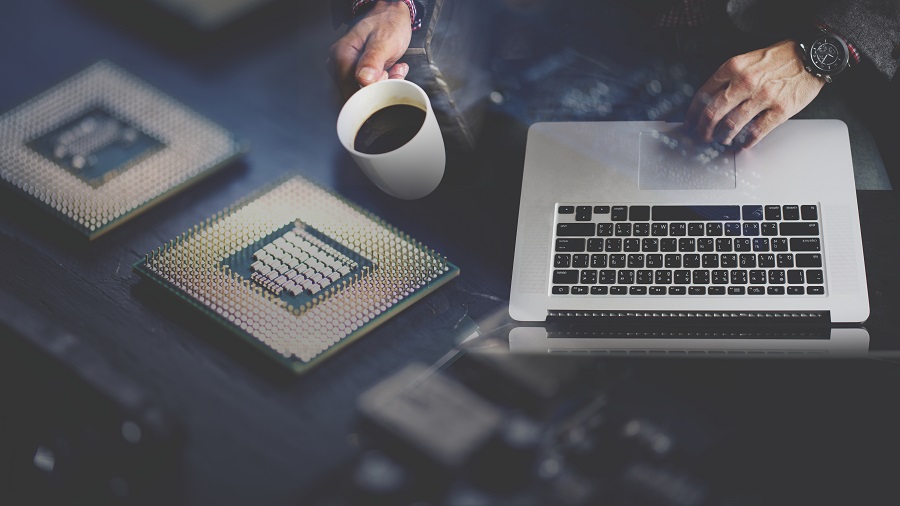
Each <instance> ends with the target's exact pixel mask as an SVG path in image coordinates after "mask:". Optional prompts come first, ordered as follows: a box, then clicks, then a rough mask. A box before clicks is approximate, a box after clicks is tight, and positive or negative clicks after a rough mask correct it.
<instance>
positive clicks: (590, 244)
mask: <svg viewBox="0 0 900 506" xmlns="http://www.w3.org/2000/svg"><path fill="white" fill-rule="evenodd" d="M587 250H588V251H590V252H595V251H603V239H597V238H594V239H588V240H587Z"/></svg>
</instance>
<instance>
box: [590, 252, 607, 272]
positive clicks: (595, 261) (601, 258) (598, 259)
mask: <svg viewBox="0 0 900 506" xmlns="http://www.w3.org/2000/svg"><path fill="white" fill-rule="evenodd" d="M604 267H606V255H602V254H599V253H598V254H594V255H591V268H593V269H603V268H604Z"/></svg>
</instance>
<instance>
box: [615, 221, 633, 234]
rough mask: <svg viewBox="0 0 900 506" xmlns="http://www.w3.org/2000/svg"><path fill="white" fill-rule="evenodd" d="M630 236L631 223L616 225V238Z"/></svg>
mask: <svg viewBox="0 0 900 506" xmlns="http://www.w3.org/2000/svg"><path fill="white" fill-rule="evenodd" d="M630 235H631V223H616V237H628V236H630Z"/></svg>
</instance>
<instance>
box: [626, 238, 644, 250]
mask: <svg viewBox="0 0 900 506" xmlns="http://www.w3.org/2000/svg"><path fill="white" fill-rule="evenodd" d="M622 244H623V246H622V250H623V251H628V252H635V251H640V250H641V240H640V239H625V240H624V241H623V243H622Z"/></svg>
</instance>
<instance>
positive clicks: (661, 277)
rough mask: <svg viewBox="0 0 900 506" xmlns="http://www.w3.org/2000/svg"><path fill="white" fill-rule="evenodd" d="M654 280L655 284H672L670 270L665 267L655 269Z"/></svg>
mask: <svg viewBox="0 0 900 506" xmlns="http://www.w3.org/2000/svg"><path fill="white" fill-rule="evenodd" d="M654 280H655V282H656V284H657V285H671V284H672V271H670V270H666V269H660V270H658V271H656V274H655V276H654Z"/></svg>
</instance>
